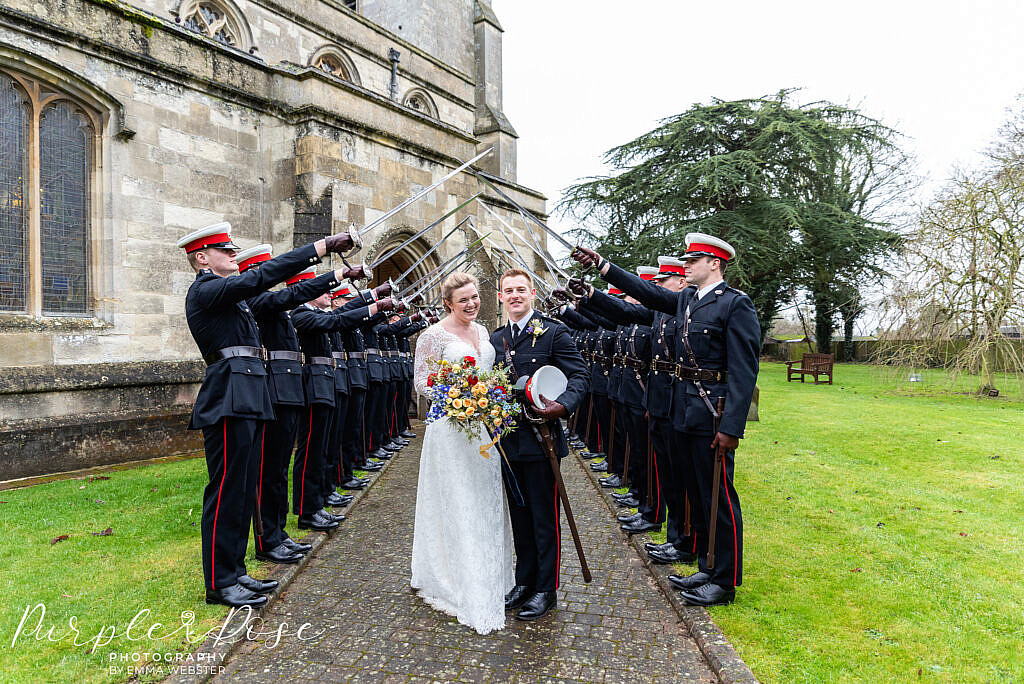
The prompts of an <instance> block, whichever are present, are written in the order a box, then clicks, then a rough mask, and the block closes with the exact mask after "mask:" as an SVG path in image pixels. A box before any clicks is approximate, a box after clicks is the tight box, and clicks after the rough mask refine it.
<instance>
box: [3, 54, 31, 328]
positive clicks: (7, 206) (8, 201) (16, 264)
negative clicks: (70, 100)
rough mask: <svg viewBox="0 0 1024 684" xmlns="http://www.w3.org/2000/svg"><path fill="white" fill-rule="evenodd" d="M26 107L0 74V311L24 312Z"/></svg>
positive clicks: (21, 96)
mask: <svg viewBox="0 0 1024 684" xmlns="http://www.w3.org/2000/svg"><path fill="white" fill-rule="evenodd" d="M28 115H29V111H28V105H27V104H26V102H25V93H23V92H22V90H21V88H19V87H18V85H17V84H16V83H15V82H14V80H13V79H11V78H9V77H7V76H5V75H4V74H0V311H15V312H24V311H27V310H28V301H27V299H28V223H27V217H28V213H27V211H26V208H25V200H26V198H27V196H28V155H27V150H26V144H25V139H26V137H27V132H28Z"/></svg>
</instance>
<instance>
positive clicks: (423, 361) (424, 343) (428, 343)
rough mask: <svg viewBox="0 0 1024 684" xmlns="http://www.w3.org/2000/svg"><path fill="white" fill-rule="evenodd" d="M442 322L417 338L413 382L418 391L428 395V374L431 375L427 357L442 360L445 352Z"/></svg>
mask: <svg viewBox="0 0 1024 684" xmlns="http://www.w3.org/2000/svg"><path fill="white" fill-rule="evenodd" d="M440 332H441V329H440V324H436V325H432V326H430V327H429V328H427V329H426V330H424V331H423V332H422V333H420V336H419V337H418V338H417V339H416V361H415V363H414V365H413V383H414V384H415V386H416V391H417V392H419V393H420V394H422V395H424V396H426V394H427V376H428V375H430V368H428V367H427V359H435V360H440V359H441V355H442V354H443V353H444V339H443V338H442V336H441V334H440Z"/></svg>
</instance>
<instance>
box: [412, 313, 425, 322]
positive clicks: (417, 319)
mask: <svg viewBox="0 0 1024 684" xmlns="http://www.w3.org/2000/svg"><path fill="white" fill-rule="evenodd" d="M422 320H423V314H421V313H420V312H419V311H417V312H416V313H414V314H413V315H412V316H409V322H410V323H418V322H420V321H422Z"/></svg>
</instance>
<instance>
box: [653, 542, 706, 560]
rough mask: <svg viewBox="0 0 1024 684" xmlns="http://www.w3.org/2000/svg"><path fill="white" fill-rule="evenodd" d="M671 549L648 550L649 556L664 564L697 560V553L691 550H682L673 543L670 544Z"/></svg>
mask: <svg viewBox="0 0 1024 684" xmlns="http://www.w3.org/2000/svg"><path fill="white" fill-rule="evenodd" d="M668 546H669V549H670V550H662V549H654V550H651V551H648V552H647V555H648V557H650V559H651V561H652V562H654V563H660V564H662V565H672V564H673V563H692V562H693V561H695V560H697V554H695V553H690V552H689V551H680V550H679V549H677V548H676V547H674V546H672V545H671V544H669V545H668Z"/></svg>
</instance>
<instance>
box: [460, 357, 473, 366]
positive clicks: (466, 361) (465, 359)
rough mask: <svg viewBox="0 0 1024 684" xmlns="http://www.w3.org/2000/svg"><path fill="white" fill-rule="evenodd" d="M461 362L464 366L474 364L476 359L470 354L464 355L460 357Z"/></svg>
mask: <svg viewBox="0 0 1024 684" xmlns="http://www.w3.org/2000/svg"><path fill="white" fill-rule="evenodd" d="M462 363H463V364H465V365H466V366H475V365H476V359H474V358H473V357H472V356H464V357H462Z"/></svg>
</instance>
